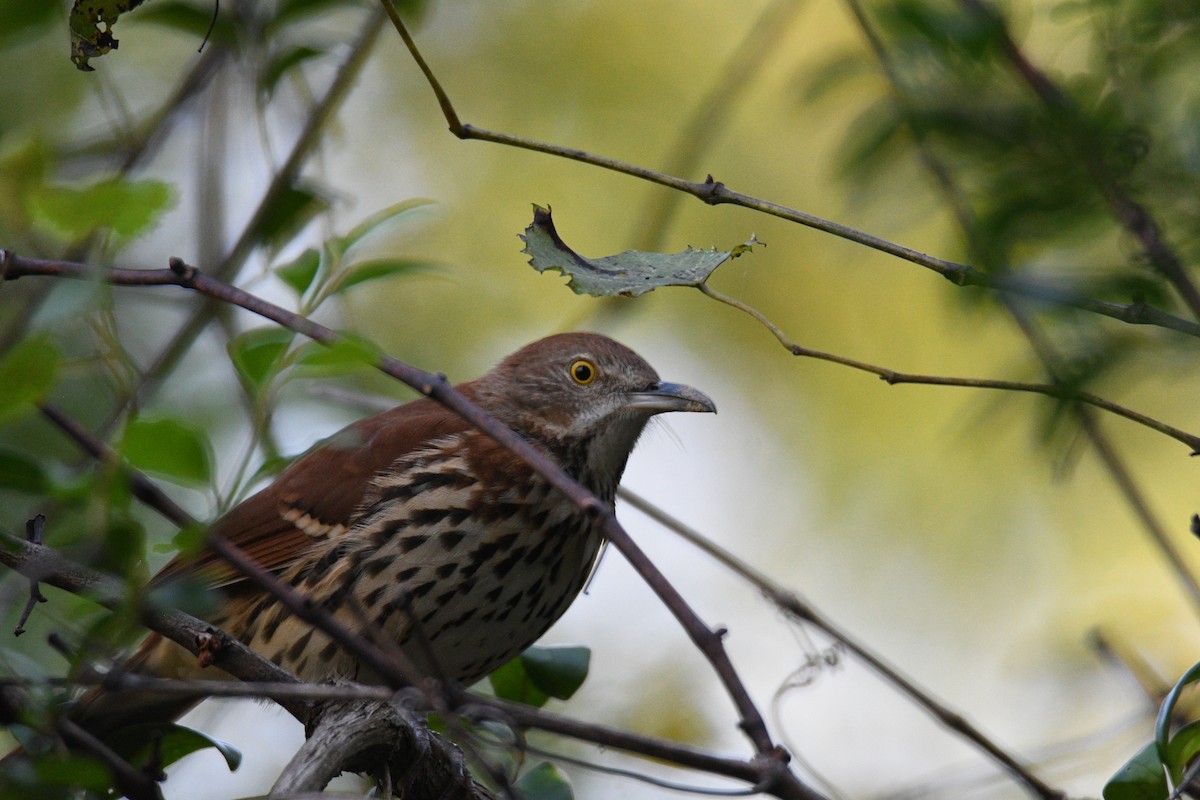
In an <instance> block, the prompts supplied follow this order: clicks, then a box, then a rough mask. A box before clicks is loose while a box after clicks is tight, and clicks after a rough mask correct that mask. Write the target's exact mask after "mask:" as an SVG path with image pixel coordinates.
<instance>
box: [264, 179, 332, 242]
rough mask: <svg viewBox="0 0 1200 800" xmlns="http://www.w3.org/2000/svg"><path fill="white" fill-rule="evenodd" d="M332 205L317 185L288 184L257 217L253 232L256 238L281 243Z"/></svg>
mask: <svg viewBox="0 0 1200 800" xmlns="http://www.w3.org/2000/svg"><path fill="white" fill-rule="evenodd" d="M328 207H329V204H328V203H327V202H326V201H325V198H324V197H322V196H321V194H320V193H319V192H318V191H317V190H316V189H315V188H309V187H305V186H287V187H284V189H283V190H282V191H280V193H279V194H278V195H276V196H275V197H274V198H272V202H271V205H269V206H267V207H266V208H265V209H264V210H263V213H262V215H261V216H260V217H259V218H258V219H257V224H256V225H255V228H254V230H253V231H252V232H251V238H252V241H255V242H269V243H270V244H272V245H273V246H275V247H278V246H280V245H281V244H283V243H284V242H286V241H287V240H288V239H290V238H292V236H294V235H295V234H296V232H297V231H299V230H300V229H301V228H303V227H304V226H305V225H307V224H308V222H309V220H311V219H312V218H313V217H315V216H316V215H317V214H319V213H321V212H322V211H324V210H325V209H326V208H328Z"/></svg>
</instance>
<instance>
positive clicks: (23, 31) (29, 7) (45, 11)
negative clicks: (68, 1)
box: [0, 0, 59, 43]
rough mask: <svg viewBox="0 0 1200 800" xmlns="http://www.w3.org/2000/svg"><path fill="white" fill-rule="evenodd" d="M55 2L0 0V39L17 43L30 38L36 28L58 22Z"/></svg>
mask: <svg viewBox="0 0 1200 800" xmlns="http://www.w3.org/2000/svg"><path fill="white" fill-rule="evenodd" d="M58 9H59V7H58V4H57V3H30V2H29V0H0V19H3V20H4V24H3V25H0V40H3V41H5V42H12V43H19V42H21V41H22V40H26V39H32V38H33V37H35V36H36V35H37V29H38V28H42V27H49V26H51V25H56V24H57V23H58V19H59V16H58V13H59V10H58Z"/></svg>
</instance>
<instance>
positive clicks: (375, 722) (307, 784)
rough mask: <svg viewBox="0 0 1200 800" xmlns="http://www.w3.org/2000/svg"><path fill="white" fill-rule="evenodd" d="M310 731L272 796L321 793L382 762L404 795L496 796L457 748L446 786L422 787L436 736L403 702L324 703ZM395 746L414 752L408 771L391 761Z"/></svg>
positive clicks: (445, 797)
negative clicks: (331, 784) (340, 779)
mask: <svg viewBox="0 0 1200 800" xmlns="http://www.w3.org/2000/svg"><path fill="white" fill-rule="evenodd" d="M306 732H307V733H308V738H307V739H306V741H305V742H304V745H303V746H302V747H301V748H300V749H299V750H298V751H297V752H296V755H294V756H293V757H292V760H291V761H290V762H289V763H288V765H287V767H285V768H284V770H283V772H281V773H280V775H279V779H278V780H277V781H276V782H275V785H274V786H273V787H271V794H270V795H269V796H270V797H272V798H279V797H290V796H293V795H295V794H298V793H301V792H308V791H318V790H320V789H323V788H325V785H326V784H328V783H329V781H331V780H333V779H334V778H336V777H337V776H338V775H340V774H341V773H342V772H365V773H376V772H378V770H379V768H380V765H381V764H387V765H388V769H389V778H390V780H391V785H392V786H395V787H397V788H399V789H401V790H402V791H401V792H399V795H400V796H402V797H429V798H441V799H442V800H456V799H457V798H464V797H465V798H488V799H489V800H493V799H494V798H495V795H494V794H493V793H492V792H490V791H488V790H487V789H485V788H483V787H481V786H479V785H478V784H475V783H474V781H472V779H471V775H470V773H469V772H468V770H467V767H466V763H465V761H464V760H463V757H462V754H461V752H458V751H457V750H454V751H452V753H453V755H455V756H456V758H455V760H454V761H453V763H452V764H451V765H450V769H451V773H450V774H449V775H447V776H446V778H447V783H446V784H445V785H443V786H428V785H423V784H421V783H419V781H420V779H422V778H423V777H424V776H425V775H426V774H427V772H428V771H427V770H422V769H421V766H422V764H421V762H422V761H424V760H425V759H428V758H430V757H432V749H433V748H432V744H431V739H432V735H431V734H430V732H429V730H428V728H427V727H426V725H425V721H424V719H420V718H418V717H417V715H416V714H414V713H413V712H411V711H409V710H407V709H406V708H405V707H404V705H403V704H402V703H399V702H388V703H356V704H351V705H347V704H336V705H325V706H322V707H321V709H320V711H319V713H318V714H317V716H316V718H315V719H314V720H313V722H311V723H310V724H309V725H308V727H307V730H306ZM397 743H400V746H401V747H402V748H403V749H404V750H406V751H407V752H409V753H413V754H415V757H414V758H412V759H411V760H410V761H408V762H407V768H403V767H402V768H400V769H397V766H398V765H397V762H396V760H395V759H394V758H392V757H391V756H392V753H393V752H394V751H395V750H396V748H397Z"/></svg>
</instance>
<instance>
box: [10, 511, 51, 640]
mask: <svg viewBox="0 0 1200 800" xmlns="http://www.w3.org/2000/svg"><path fill="white" fill-rule="evenodd" d="M45 528H46V517H45V516H44V515H42V514H38V515H37V516H36V517H34V518H33V519H31V520H29V521H28V522H26V523H25V540H26V541H29V542H33V543H34V544H41V543H42V532H43V531H44V530H45ZM44 602H46V596H45V595H43V594H42V590H41V589H40V588H38V582H37V581H36V580H34V579H32V578H31V579H30V581H29V600H27V601H26V602H25V608H24V609H22V611H21V616H20V617H18V618H17V627H16V628H14V629H13V636H20V635H21V634H23V633H24V632H25V623H26V622H28V621H29V615H30V614H32V613H33V609H34V608H36V607H37V604H38V603H44Z"/></svg>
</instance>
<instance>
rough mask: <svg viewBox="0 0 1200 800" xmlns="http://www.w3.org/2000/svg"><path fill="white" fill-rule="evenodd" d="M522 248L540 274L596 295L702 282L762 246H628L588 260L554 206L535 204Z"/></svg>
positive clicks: (636, 292) (626, 294) (628, 293)
mask: <svg viewBox="0 0 1200 800" xmlns="http://www.w3.org/2000/svg"><path fill="white" fill-rule="evenodd" d="M520 238H521V239H522V240H523V241H524V242H525V248H524V249H523V250H522V251H521V252H522V253H526V254H528V255H529V257H530V258H529V264H530V266H532V267H533V268H534V269H536V270H537V271H538V272H545V271H546V270H558V271H559V272H561V273H562V274H563V275H566V276H568V277H569V278H570V280H569V281H568V282H567V286H569V287H571V289H573V290H574V291H575V293H576V294H589V295H592V296H593V297H613V296H617V295H619V296H621V297H637V296H638V295H641V294H645V293H646V292H649V291H652V290H654V289H657V288H658V287H660V286H699V285H700V284H702V283H704V282H705V281H706V280H708V276H709V275H711V274H712V272H713V270H715V269H716V268H717V267H719V266H721V265H722V264H724V263H725V262H726V261H728V260H729V259H731V258H737V257H738V256H740V255H744V254H745V253H747V252H749V251H750V249H751V248H752V247H753V246H754V245H756V244H762V243H761V242H759V241H758V240H756V239H755V238H754V237H753V236H751V237H750V240H749V241H747V242H746V243H745V244H743V245H739V246H738V247H735V248H733V249H731V250H717V249H716V248H712V249H709V250H696V249H694V248H691V247H689V248H688V249H687V250H684V251H683V252H682V253H647V252H644V251H641V250H626V251H625V252H624V253H619V254H618V255H615V256H605V257H603V258H584V257H583V256H581V255H579V254H578V253H576V252H575V251H574V250H572V249H571V248H569V247H568V246H567V245H566V243H565V242H564V241H563V240H562V239H561V238H560V237H559V235H558V231H556V230H555V229H554V222H553V220H552V219H551V218H550V209H548V208H541V207H540V206H534V207H533V222H532V223H531V224H530V226H529V227H528V228H526V229H525V233H524V234H523V235H522V236H521V237H520Z"/></svg>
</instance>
